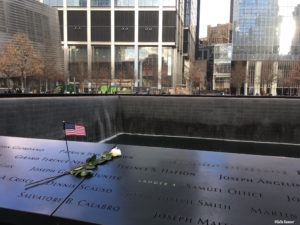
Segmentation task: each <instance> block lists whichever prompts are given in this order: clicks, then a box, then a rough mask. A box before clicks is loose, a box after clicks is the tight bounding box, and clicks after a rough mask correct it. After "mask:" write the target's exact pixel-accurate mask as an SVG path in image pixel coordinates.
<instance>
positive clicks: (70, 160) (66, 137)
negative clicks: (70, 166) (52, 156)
mask: <svg viewBox="0 0 300 225" xmlns="http://www.w3.org/2000/svg"><path fill="white" fill-rule="evenodd" d="M62 122H63V128H64V134H65V140H66V146H67V153H68V159H69V161H70V162H71V159H70V152H69V147H68V140H67V135H66V132H65V123H66V121H62Z"/></svg>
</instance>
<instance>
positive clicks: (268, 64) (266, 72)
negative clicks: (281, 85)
mask: <svg viewBox="0 0 300 225" xmlns="http://www.w3.org/2000/svg"><path fill="white" fill-rule="evenodd" d="M274 79H275V73H274V62H273V61H270V60H267V61H263V62H262V68H261V86H262V87H263V95H265V94H266V93H267V88H268V87H269V86H270V85H272V83H273V82H274Z"/></svg>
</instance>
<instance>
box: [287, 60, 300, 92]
mask: <svg viewBox="0 0 300 225" xmlns="http://www.w3.org/2000/svg"><path fill="white" fill-rule="evenodd" d="M288 83H289V87H290V90H289V92H290V95H291V88H292V87H294V88H295V89H296V93H295V94H296V95H299V87H300V61H297V62H296V63H294V64H293V68H292V70H291V72H290V76H289V79H288Z"/></svg>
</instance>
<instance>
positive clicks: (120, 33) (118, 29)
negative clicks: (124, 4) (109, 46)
mask: <svg viewBox="0 0 300 225" xmlns="http://www.w3.org/2000/svg"><path fill="white" fill-rule="evenodd" d="M115 41H120V42H121V41H126V42H134V12H133V11H116V12H115Z"/></svg>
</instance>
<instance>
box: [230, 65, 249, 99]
mask: <svg viewBox="0 0 300 225" xmlns="http://www.w3.org/2000/svg"><path fill="white" fill-rule="evenodd" d="M245 64H246V62H244V61H233V62H232V70H231V85H232V87H234V88H235V90H236V95H239V94H240V93H241V87H242V86H243V84H244V83H245V81H246V65H245Z"/></svg>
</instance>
